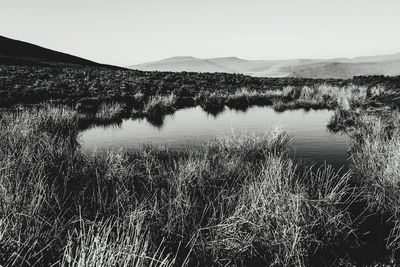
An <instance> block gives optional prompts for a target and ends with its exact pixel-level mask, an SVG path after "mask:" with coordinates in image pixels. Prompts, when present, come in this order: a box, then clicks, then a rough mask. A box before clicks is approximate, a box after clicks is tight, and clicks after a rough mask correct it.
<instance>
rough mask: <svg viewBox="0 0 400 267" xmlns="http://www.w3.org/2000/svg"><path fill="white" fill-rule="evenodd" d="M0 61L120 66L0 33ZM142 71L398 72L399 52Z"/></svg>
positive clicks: (172, 65) (156, 66) (174, 62)
mask: <svg viewBox="0 0 400 267" xmlns="http://www.w3.org/2000/svg"><path fill="white" fill-rule="evenodd" d="M0 64H19V65H42V66H55V65H63V66H64V65H78V66H95V67H107V68H121V67H116V66H111V65H104V64H100V63H97V62H93V61H90V60H87V59H84V58H80V57H76V56H73V55H69V54H65V53H62V52H58V51H54V50H51V49H47V48H44V47H41V46H37V45H34V44H30V43H26V42H22V41H18V40H14V39H10V38H7V37H4V36H0ZM129 68H131V69H138V70H144V71H174V72H180V71H188V72H226V73H240V74H246V75H251V76H255V77H304V78H343V79H345V78H351V77H353V76H358V75H388V76H395V75H400V53H399V54H392V55H383V56H371V57H358V58H336V59H290V60H245V59H240V58H237V57H221V58H207V59H202V58H195V57H172V58H167V59H164V60H160V61H154V62H149V63H144V64H139V65H133V66H130V67H129Z"/></svg>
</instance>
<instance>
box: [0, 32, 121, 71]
mask: <svg viewBox="0 0 400 267" xmlns="http://www.w3.org/2000/svg"><path fill="white" fill-rule="evenodd" d="M0 64H18V65H42V66H54V65H79V66H94V67H112V68H119V67H115V66H110V65H104V64H100V63H97V62H93V61H90V60H87V59H84V58H80V57H76V56H72V55H69V54H65V53H62V52H58V51H54V50H51V49H47V48H44V47H41V46H37V45H34V44H30V43H26V42H22V41H18V40H14V39H10V38H7V37H4V36H0Z"/></svg>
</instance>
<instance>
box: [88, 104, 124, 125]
mask: <svg viewBox="0 0 400 267" xmlns="http://www.w3.org/2000/svg"><path fill="white" fill-rule="evenodd" d="M124 110H125V106H124V105H123V104H121V103H118V102H112V103H103V104H101V105H100V107H99V108H98V110H97V112H96V114H95V116H94V117H95V119H96V120H99V121H111V120H116V119H119V118H121V115H122V113H123V112H124Z"/></svg>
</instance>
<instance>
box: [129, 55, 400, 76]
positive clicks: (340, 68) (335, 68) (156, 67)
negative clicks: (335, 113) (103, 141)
mask: <svg viewBox="0 0 400 267" xmlns="http://www.w3.org/2000/svg"><path fill="white" fill-rule="evenodd" d="M129 68H132V69H138V70H145V71H174V72H179V71H193V72H227V73H240V74H247V75H251V76H255V77H304V78H351V77H353V76H358V75H388V76H395V75H400V53H399V54H393V55H382V56H371V57H357V58H352V59H349V58H337V59H291V60H245V59H240V58H237V57H223V58H207V59H201V58H195V57H173V58H167V59H164V60H160V61H153V62H149V63H144V64H139V65H133V66H130V67H129Z"/></svg>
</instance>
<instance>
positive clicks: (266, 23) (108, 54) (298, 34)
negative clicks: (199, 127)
mask: <svg viewBox="0 0 400 267" xmlns="http://www.w3.org/2000/svg"><path fill="white" fill-rule="evenodd" d="M399 14H400V1H399V0H246V1H245V0H240V1H239V0H201V1H199V0H113V1H109V0H34V1H33V0H0V35H3V36H6V37H10V38H14V39H19V40H23V41H27V42H31V43H34V44H37V45H41V46H44V47H47V48H51V49H54V50H58V51H62V52H66V53H70V54H73V55H77V56H81V57H84V58H87V59H90V60H94V61H98V62H101V63H108V64H115V65H120V66H127V65H132V64H137V63H141V62H146V61H152V60H159V59H163V58H167V57H172V56H194V57H202V58H207V57H225V56H237V57H240V58H245V59H287V58H335V57H356V56H368V55H377V54H389V53H398V52H400V34H399V29H400V15H399Z"/></svg>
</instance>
